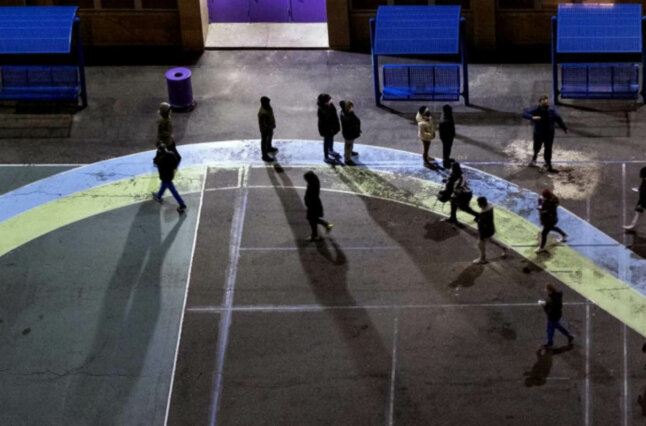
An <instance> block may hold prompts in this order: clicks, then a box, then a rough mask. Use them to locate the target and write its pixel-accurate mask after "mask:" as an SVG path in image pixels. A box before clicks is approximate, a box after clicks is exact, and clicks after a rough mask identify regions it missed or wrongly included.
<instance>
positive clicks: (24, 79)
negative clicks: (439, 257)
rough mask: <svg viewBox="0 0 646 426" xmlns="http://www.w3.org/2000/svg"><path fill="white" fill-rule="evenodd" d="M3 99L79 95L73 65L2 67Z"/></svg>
mask: <svg viewBox="0 0 646 426" xmlns="http://www.w3.org/2000/svg"><path fill="white" fill-rule="evenodd" d="M0 76H1V77H2V85H1V88H0V99H2V100H62V99H67V100H73V101H76V100H77V99H78V95H79V89H80V87H79V86H80V83H79V76H78V68H77V67H75V66H67V65H65V66H17V65H11V66H2V68H1V72H0Z"/></svg>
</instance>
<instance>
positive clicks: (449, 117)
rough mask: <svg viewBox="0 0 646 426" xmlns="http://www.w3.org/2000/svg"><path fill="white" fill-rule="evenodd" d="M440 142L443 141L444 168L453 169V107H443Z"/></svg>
mask: <svg viewBox="0 0 646 426" xmlns="http://www.w3.org/2000/svg"><path fill="white" fill-rule="evenodd" d="M439 128H440V140H441V141H442V166H443V167H444V168H445V169H448V168H449V167H451V147H453V139H455V122H454V121H453V108H451V105H444V106H443V107H442V116H441V117H440V125H439Z"/></svg>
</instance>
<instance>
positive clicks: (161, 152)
mask: <svg viewBox="0 0 646 426" xmlns="http://www.w3.org/2000/svg"><path fill="white" fill-rule="evenodd" d="M180 160H181V157H180V155H179V154H178V153H176V152H174V151H171V150H170V149H168V148H167V147H166V145H164V144H163V143H162V144H159V147H158V148H157V154H156V155H155V158H154V159H153V163H155V165H156V166H157V171H158V172H159V179H160V180H161V186H160V187H159V191H157V192H153V200H155V201H157V202H158V203H160V204H161V203H163V201H164V200H162V196H163V195H164V192H166V190H167V189H169V190H170V192H171V194H173V197H175V200H177V203H178V204H179V207H177V211H178V212H179V214H183V213H184V212H185V211H186V204H185V203H184V200H183V199H182V197H181V196H180V195H179V193H178V192H177V189H175V185H174V184H173V179H174V178H175V170H176V169H177V165H178V164H179V162H180Z"/></svg>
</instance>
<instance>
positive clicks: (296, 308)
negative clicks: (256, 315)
mask: <svg viewBox="0 0 646 426" xmlns="http://www.w3.org/2000/svg"><path fill="white" fill-rule="evenodd" d="M563 305H565V306H581V305H585V302H565V303H563ZM528 306H531V307H534V306H536V302H530V303H522V302H519V303H468V304H459V303H445V304H426V305H345V306H325V305H282V306H281V305H257V306H253V305H246V306H232V307H230V308H226V307H222V306H193V307H191V308H188V309H187V311H190V312H195V313H205V314H209V313H211V314H219V313H222V312H227V311H233V312H323V311H336V310H339V311H340V310H353V309H361V310H367V309H370V310H373V309H374V310H379V309H382V310H393V309H394V310H401V309H448V308H458V309H462V308H506V307H510V308H514V307H528Z"/></svg>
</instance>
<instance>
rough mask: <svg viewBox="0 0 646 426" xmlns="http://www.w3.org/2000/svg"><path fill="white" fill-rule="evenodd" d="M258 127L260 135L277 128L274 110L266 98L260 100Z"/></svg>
mask: <svg viewBox="0 0 646 426" xmlns="http://www.w3.org/2000/svg"><path fill="white" fill-rule="evenodd" d="M265 99H267V100H265ZM258 127H259V128H260V133H269V132H271V131H273V130H274V129H275V128H276V119H275V118H274V109H273V108H272V107H271V105H270V103H269V99H268V98H265V97H263V98H261V99H260V109H259V110H258Z"/></svg>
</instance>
